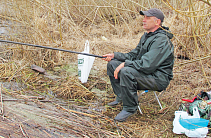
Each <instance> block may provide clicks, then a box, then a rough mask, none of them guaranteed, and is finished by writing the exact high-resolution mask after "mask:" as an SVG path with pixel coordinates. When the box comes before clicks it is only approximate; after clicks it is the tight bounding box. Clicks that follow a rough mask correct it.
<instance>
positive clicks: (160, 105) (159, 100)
mask: <svg viewBox="0 0 211 138" xmlns="http://www.w3.org/2000/svg"><path fill="white" fill-rule="evenodd" d="M154 94H155V97H156V99H157V101H158V104H159V105H160V109H163V107H162V105H161V103H160V100H159V99H158V96H157V94H156V92H155V91H154Z"/></svg>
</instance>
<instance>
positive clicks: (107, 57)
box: [102, 53, 114, 61]
mask: <svg viewBox="0 0 211 138" xmlns="http://www.w3.org/2000/svg"><path fill="white" fill-rule="evenodd" d="M103 57H106V58H102V59H103V60H105V61H111V59H112V58H114V54H113V53H112V54H105V55H103Z"/></svg>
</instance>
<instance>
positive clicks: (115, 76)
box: [114, 62, 125, 79]
mask: <svg viewBox="0 0 211 138" xmlns="http://www.w3.org/2000/svg"><path fill="white" fill-rule="evenodd" d="M124 66H125V62H123V63H121V64H120V65H119V66H118V67H117V68H116V69H115V71H114V78H115V79H118V73H119V71H120V69H121V68H124Z"/></svg>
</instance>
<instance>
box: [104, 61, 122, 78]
mask: <svg viewBox="0 0 211 138" xmlns="http://www.w3.org/2000/svg"><path fill="white" fill-rule="evenodd" d="M120 64H121V62H120V61H118V60H111V61H109V62H108V64H107V75H109V76H113V75H114V71H115V69H116V68H117V67H118V66H119V65H120Z"/></svg>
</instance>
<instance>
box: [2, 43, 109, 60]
mask: <svg viewBox="0 0 211 138" xmlns="http://www.w3.org/2000/svg"><path fill="white" fill-rule="evenodd" d="M0 42H5V43H13V44H19V45H27V46H33V47H39V48H45V49H52V50H58V51H64V52H69V53H75V54H81V55H86V56H92V57H98V58H106V57H103V56H99V55H94V54H88V53H82V52H76V51H70V50H66V49H59V48H54V47H47V46H40V45H33V44H27V43H20V42H14V41H8V40H0Z"/></svg>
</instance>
